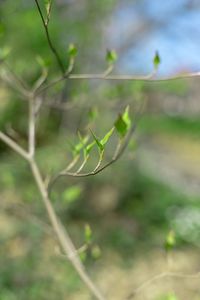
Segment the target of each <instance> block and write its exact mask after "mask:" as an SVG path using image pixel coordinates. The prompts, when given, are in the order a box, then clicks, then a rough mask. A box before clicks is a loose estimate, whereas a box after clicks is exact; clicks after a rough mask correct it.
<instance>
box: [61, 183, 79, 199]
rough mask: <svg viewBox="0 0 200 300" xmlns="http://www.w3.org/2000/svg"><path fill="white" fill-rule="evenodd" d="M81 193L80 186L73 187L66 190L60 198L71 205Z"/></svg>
mask: <svg viewBox="0 0 200 300" xmlns="http://www.w3.org/2000/svg"><path fill="white" fill-rule="evenodd" d="M81 192H82V187H81V186H80V185H74V186H71V187H69V188H67V189H66V190H65V191H64V192H63V194H62V198H63V200H64V201H65V202H68V203H72V202H74V201H76V200H78V198H79V197H80V195H81Z"/></svg>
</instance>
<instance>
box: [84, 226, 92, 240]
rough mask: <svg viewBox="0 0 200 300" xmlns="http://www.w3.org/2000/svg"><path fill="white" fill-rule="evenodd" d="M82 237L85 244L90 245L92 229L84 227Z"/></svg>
mask: <svg viewBox="0 0 200 300" xmlns="http://www.w3.org/2000/svg"><path fill="white" fill-rule="evenodd" d="M84 236H85V242H86V243H87V244H90V243H91V241H92V229H91V227H90V225H89V224H86V225H85V229H84Z"/></svg>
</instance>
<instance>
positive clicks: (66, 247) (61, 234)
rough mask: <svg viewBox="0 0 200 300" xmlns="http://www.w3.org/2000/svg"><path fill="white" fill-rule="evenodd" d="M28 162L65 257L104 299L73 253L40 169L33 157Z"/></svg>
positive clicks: (99, 298)
mask: <svg viewBox="0 0 200 300" xmlns="http://www.w3.org/2000/svg"><path fill="white" fill-rule="evenodd" d="M29 162H30V166H31V170H32V173H33V176H34V178H35V181H36V183H37V186H38V189H39V191H40V194H41V196H42V200H43V203H44V205H45V207H46V210H47V212H48V215H49V219H50V221H51V224H52V227H53V229H54V231H55V233H56V235H57V237H58V240H59V242H60V244H61V246H62V249H63V251H64V253H65V254H66V255H67V257H68V258H69V260H70V261H71V263H72V265H73V266H74V268H75V270H76V271H77V273H78V274H79V276H80V277H81V279H82V280H83V282H84V283H85V284H86V286H87V287H88V288H89V290H90V291H91V292H92V293H93V295H94V296H95V297H96V299H98V300H105V298H104V297H103V296H102V295H101V293H100V291H99V290H98V289H97V287H96V286H95V285H94V283H93V282H92V280H91V279H90V278H89V276H88V275H87V273H86V271H85V269H84V266H83V265H82V263H81V261H80V259H79V257H78V256H77V255H74V254H75V253H76V249H75V247H74V245H73V243H72V241H71V238H70V237H69V235H68V233H67V231H66V229H65V228H64V227H63V226H62V224H61V222H60V221H59V219H58V217H57V215H56V213H55V210H54V208H53V206H52V204H51V201H50V199H49V197H48V193H47V190H46V188H45V185H44V182H43V179H42V176H41V174H40V171H39V169H38V167H37V164H36V163H35V161H34V159H30V160H29Z"/></svg>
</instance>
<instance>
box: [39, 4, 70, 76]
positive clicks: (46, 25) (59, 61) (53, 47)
mask: <svg viewBox="0 0 200 300" xmlns="http://www.w3.org/2000/svg"><path fill="white" fill-rule="evenodd" d="M35 3H36V6H37V9H38V12H39V15H40V18H41V20H42V24H43V27H44V30H45V34H46V38H47V41H48V44H49V47H50V49H51V51H52V53H53V54H54V56H55V58H56V60H57V63H58V66H59V68H60V70H61V72H62V73H63V74H65V67H64V65H63V63H62V60H61V58H60V55H59V54H58V52H57V50H56V48H55V46H54V45H53V42H52V40H51V37H50V34H49V29H48V22H46V21H45V19H44V16H43V13H42V10H41V7H40V5H39V2H38V0H35Z"/></svg>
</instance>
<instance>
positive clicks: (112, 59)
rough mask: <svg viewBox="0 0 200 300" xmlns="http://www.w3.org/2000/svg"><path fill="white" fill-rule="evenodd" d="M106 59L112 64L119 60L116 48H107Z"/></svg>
mask: <svg viewBox="0 0 200 300" xmlns="http://www.w3.org/2000/svg"><path fill="white" fill-rule="evenodd" d="M106 61H107V63H108V64H111V65H113V64H114V63H115V62H116V61H117V53H116V52H115V50H107V52H106Z"/></svg>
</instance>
